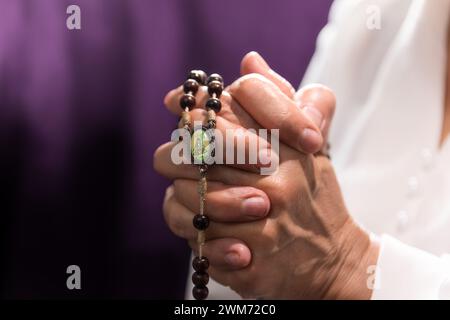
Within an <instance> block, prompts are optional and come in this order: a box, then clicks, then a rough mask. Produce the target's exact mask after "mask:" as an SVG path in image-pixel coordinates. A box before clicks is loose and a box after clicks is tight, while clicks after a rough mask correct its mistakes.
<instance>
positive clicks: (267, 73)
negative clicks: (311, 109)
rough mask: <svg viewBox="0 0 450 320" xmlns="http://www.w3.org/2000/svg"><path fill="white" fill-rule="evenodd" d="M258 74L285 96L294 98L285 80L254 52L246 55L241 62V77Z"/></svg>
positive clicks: (291, 89) (292, 90) (289, 85)
mask: <svg viewBox="0 0 450 320" xmlns="http://www.w3.org/2000/svg"><path fill="white" fill-rule="evenodd" d="M250 73H258V74H260V75H262V76H264V77H266V78H267V79H269V80H270V81H272V82H273V83H274V84H275V85H276V86H277V87H278V88H279V89H280V90H281V91H282V92H283V93H284V94H285V95H287V96H288V97H289V98H292V99H293V98H294V94H295V90H294V88H293V87H292V85H291V84H290V83H289V81H287V80H286V79H285V78H283V77H282V76H280V75H279V74H278V73H276V72H275V71H274V70H272V69H271V68H270V66H269V65H268V64H267V62H266V61H265V60H264V59H263V58H262V57H261V55H260V54H259V53H257V52H256V51H252V52H249V53H247V54H246V55H245V56H244V58H242V61H241V75H242V76H244V75H246V74H250Z"/></svg>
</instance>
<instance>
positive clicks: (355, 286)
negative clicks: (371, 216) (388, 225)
mask: <svg viewBox="0 0 450 320" xmlns="http://www.w3.org/2000/svg"><path fill="white" fill-rule="evenodd" d="M345 229H346V230H343V234H344V235H346V236H344V237H343V242H342V243H341V250H340V259H338V260H339V263H338V264H337V271H336V278H335V281H333V283H332V285H331V286H330V289H329V290H328V294H327V298H328V299H339V300H346V299H348V300H369V299H371V297H372V293H373V289H374V281H372V280H373V279H374V271H375V270H376V265H377V261H378V255H379V251H380V249H379V248H380V246H379V243H378V240H377V239H376V238H374V237H372V238H371V237H370V235H369V234H368V233H367V232H366V231H364V230H363V229H361V228H360V227H359V226H357V225H356V224H355V223H354V222H353V221H351V223H350V227H349V228H345Z"/></svg>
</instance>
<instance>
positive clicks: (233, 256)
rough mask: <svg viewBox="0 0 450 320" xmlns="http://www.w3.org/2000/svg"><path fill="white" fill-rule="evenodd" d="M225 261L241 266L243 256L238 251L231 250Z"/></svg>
mask: <svg viewBox="0 0 450 320" xmlns="http://www.w3.org/2000/svg"><path fill="white" fill-rule="evenodd" d="M224 259H225V262H226V263H227V264H229V265H231V266H239V265H240V262H241V258H240V256H239V254H237V253H236V252H229V253H227V254H226V255H225V258H224Z"/></svg>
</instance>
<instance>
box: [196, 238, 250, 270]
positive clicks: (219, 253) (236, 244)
mask: <svg viewBox="0 0 450 320" xmlns="http://www.w3.org/2000/svg"><path fill="white" fill-rule="evenodd" d="M189 246H190V247H191V248H192V250H193V251H194V253H195V254H196V255H198V244H197V242H196V241H194V240H191V241H189ZM202 251H203V253H202V254H203V255H205V256H206V257H208V260H209V263H210V265H211V267H212V268H217V269H220V270H222V271H229V270H239V269H242V268H245V267H247V266H248V265H249V264H250V262H251V260H252V254H251V251H250V249H249V248H248V247H247V245H246V244H245V243H244V242H243V241H241V240H239V239H233V238H222V239H215V240H211V241H207V242H205V244H204V245H203V248H202Z"/></svg>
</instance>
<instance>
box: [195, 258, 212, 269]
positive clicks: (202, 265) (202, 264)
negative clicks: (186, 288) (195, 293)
mask: <svg viewBox="0 0 450 320" xmlns="http://www.w3.org/2000/svg"><path fill="white" fill-rule="evenodd" d="M192 267H193V268H194V270H195V271H199V272H206V270H208V268H209V260H208V258H206V257H201V258H200V257H195V258H194V260H192Z"/></svg>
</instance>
